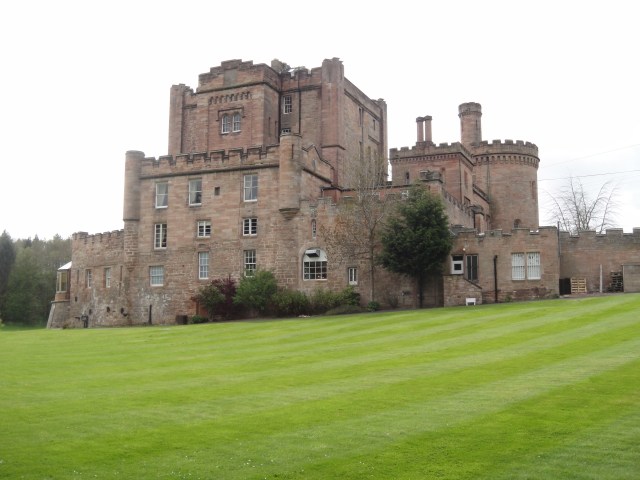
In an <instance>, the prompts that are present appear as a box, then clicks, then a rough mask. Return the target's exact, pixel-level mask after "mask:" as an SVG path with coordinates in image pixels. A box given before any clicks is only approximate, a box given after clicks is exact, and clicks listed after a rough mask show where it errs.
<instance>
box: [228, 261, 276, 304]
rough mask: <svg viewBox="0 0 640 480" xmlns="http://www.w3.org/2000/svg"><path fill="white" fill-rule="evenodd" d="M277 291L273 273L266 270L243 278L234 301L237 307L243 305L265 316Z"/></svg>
mask: <svg viewBox="0 0 640 480" xmlns="http://www.w3.org/2000/svg"><path fill="white" fill-rule="evenodd" d="M277 291H278V284H277V282H276V277H275V276H274V275H273V273H271V272H268V271H266V270H257V271H256V272H255V273H254V274H253V275H252V276H250V277H249V276H244V277H242V279H241V280H240V283H239V284H238V288H237V290H236V295H235V297H234V298H233V301H234V303H235V304H236V305H242V306H243V307H246V308H249V309H253V310H255V311H257V312H258V313H259V314H264V313H265V312H266V311H267V308H268V307H269V306H270V304H271V300H272V298H273V296H274V295H275V293H276V292H277Z"/></svg>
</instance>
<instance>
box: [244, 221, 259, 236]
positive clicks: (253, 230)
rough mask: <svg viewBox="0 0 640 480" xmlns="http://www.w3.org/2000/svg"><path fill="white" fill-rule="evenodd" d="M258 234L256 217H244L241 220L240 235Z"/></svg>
mask: <svg viewBox="0 0 640 480" xmlns="http://www.w3.org/2000/svg"><path fill="white" fill-rule="evenodd" d="M257 234H258V219H257V218H245V219H244V220H243V221H242V235H244V236H245V237H246V236H253V235H257Z"/></svg>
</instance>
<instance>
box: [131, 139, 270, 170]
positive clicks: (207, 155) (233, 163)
mask: <svg viewBox="0 0 640 480" xmlns="http://www.w3.org/2000/svg"><path fill="white" fill-rule="evenodd" d="M278 149H279V145H256V146H252V147H247V148H231V149H228V150H211V151H209V152H196V153H183V154H179V155H162V156H160V157H158V158H156V157H145V158H144V159H143V160H142V172H141V175H142V176H150V175H171V174H176V173H181V172H199V171H202V170H212V169H230V168H242V167H245V166H246V167H248V166H251V167H256V166H260V165H263V166H265V167H266V166H275V165H277V164H278V162H279V154H278Z"/></svg>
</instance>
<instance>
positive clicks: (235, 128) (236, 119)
mask: <svg viewBox="0 0 640 480" xmlns="http://www.w3.org/2000/svg"><path fill="white" fill-rule="evenodd" d="M233 131H234V132H239V131H240V114H239V113H234V114H233Z"/></svg>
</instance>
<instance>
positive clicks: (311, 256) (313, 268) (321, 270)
mask: <svg viewBox="0 0 640 480" xmlns="http://www.w3.org/2000/svg"><path fill="white" fill-rule="evenodd" d="M302 278H303V280H326V279H327V254H326V253H325V252H324V251H323V250H320V249H319V248H310V249H308V250H305V252H304V256H303V257H302Z"/></svg>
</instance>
